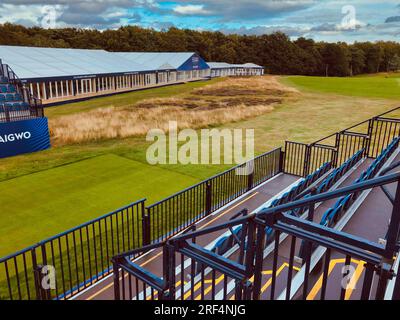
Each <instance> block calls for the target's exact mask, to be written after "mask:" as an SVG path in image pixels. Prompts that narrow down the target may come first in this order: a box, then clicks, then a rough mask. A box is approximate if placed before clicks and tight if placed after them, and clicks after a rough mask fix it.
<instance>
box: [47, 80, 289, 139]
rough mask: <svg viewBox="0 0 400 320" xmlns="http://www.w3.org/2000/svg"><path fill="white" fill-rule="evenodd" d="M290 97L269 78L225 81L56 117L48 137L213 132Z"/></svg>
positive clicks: (52, 121)
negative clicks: (171, 127) (173, 127)
mask: <svg viewBox="0 0 400 320" xmlns="http://www.w3.org/2000/svg"><path fill="white" fill-rule="evenodd" d="M250 83H251V89H248V88H249V86H250ZM249 90H250V91H251V92H252V93H251V94H249V93H248V92H249ZM266 91H267V92H268V94H266V93H265V92H266ZM202 92H203V93H202ZM244 92H246V94H244ZM255 92H257V93H255ZM294 93H296V90H294V89H292V88H286V87H284V86H283V85H281V84H279V83H278V82H277V81H276V79H275V78H273V77H263V78H261V77H260V78H249V79H246V78H245V79H228V80H227V81H224V82H222V83H218V84H216V85H210V86H205V87H204V88H201V89H195V90H193V91H192V92H191V94H189V95H185V96H178V97H173V98H158V99H147V100H144V101H141V102H139V103H136V104H135V105H133V106H131V107H124V108H115V107H109V108H99V109H95V110H92V111H88V112H85V113H78V114H72V115H65V116H60V117H58V118H54V119H51V120H50V127H51V136H52V140H53V144H55V145H65V144H75V143H82V142H87V141H96V140H103V139H113V138H126V137H132V136H141V135H146V134H147V132H148V131H149V130H150V129H154V128H159V129H162V130H165V131H166V132H167V131H168V124H169V121H176V122H177V123H178V128H179V129H185V128H193V129H198V128H204V127H208V126H216V125H221V124H224V123H229V122H235V121H239V120H245V119H249V118H254V117H257V116H260V115H262V114H265V113H268V112H271V111H272V110H273V109H274V105H276V104H278V103H281V102H282V101H283V96H284V95H292V94H294Z"/></svg>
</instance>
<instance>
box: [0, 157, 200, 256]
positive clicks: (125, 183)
mask: <svg viewBox="0 0 400 320" xmlns="http://www.w3.org/2000/svg"><path fill="white" fill-rule="evenodd" d="M197 181H198V179H195V178H192V177H190V176H187V175H184V174H179V173H177V172H172V171H169V170H166V169H162V168H158V167H152V166H150V165H146V164H143V163H140V162H137V161H134V160H130V159H127V158H124V157H120V156H117V155H113V154H108V155H104V156H99V157H94V158H92V159H89V160H83V161H79V162H76V163H74V164H70V165H66V166H61V167H58V168H54V169H50V170H44V171H41V172H38V173H34V174H31V175H26V176H23V177H19V178H15V179H11V180H8V181H3V182H2V183H1V184H0V194H1V198H2V208H1V223H0V234H1V235H2V236H1V241H0V256H2V255H5V254H7V253H10V252H9V251H10V249H11V248H13V249H17V248H23V247H24V246H27V245H29V244H33V243H35V242H37V241H38V240H40V239H44V238H45V237H50V236H52V235H54V234H55V233H57V232H62V231H65V230H67V229H69V228H72V227H74V226H76V225H77V223H79V222H84V221H89V220H91V219H94V218H96V217H98V216H99V215H102V214H104V213H107V212H110V211H114V210H116V209H117V208H119V207H121V206H124V205H127V204H129V203H132V202H134V201H136V200H139V199H141V198H142V197H143V196H144V195H146V196H149V199H148V201H149V204H151V203H153V202H154V201H155V200H156V198H162V197H166V196H168V195H170V194H171V193H173V192H177V191H179V190H181V189H183V188H184V187H185V186H187V185H192V184H194V183H196V182H197Z"/></svg>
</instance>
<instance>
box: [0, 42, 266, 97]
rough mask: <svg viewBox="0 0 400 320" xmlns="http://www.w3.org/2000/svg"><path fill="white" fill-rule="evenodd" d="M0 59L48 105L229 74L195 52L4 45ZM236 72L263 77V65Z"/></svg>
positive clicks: (246, 66) (235, 69) (240, 67)
mask: <svg viewBox="0 0 400 320" xmlns="http://www.w3.org/2000/svg"><path fill="white" fill-rule="evenodd" d="M0 58H1V59H3V62H4V63H6V64H8V65H9V66H10V68H11V69H12V70H14V72H15V73H16V74H17V75H18V77H19V78H20V80H21V81H22V83H24V84H25V85H26V86H27V87H28V89H29V90H30V93H31V94H32V95H33V96H35V97H36V98H38V99H41V100H42V103H43V105H49V104H58V103H63V102H66V101H74V100H81V99H88V98H92V97H98V96H105V95H111V94H116V93H123V92H129V91H134V90H142V89H146V88H153V87H160V86H166V85H172V84H178V83H184V82H189V81H198V80H204V79H209V78H210V76H211V73H213V77H216V76H225V75H227V74H225V72H219V71H215V70H214V69H213V67H211V68H210V66H209V65H208V64H207V63H206V62H205V61H204V60H203V58H201V57H200V56H199V55H198V54H197V53H194V52H107V51H104V50H82V49H62V48H37V47H20V46H0ZM231 68H232V70H233V72H232V74H230V75H242V76H245V75H246V76H250V75H261V74H263V68H262V67H260V66H256V65H254V64H250V63H248V64H243V65H231ZM217 70H220V69H219V68H218V69H217ZM217 74H218V75H217Z"/></svg>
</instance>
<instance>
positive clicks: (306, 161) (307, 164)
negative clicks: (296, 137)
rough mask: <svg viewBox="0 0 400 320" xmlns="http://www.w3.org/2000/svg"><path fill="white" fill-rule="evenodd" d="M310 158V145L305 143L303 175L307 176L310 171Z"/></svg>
mask: <svg viewBox="0 0 400 320" xmlns="http://www.w3.org/2000/svg"><path fill="white" fill-rule="evenodd" d="M310 158H311V145H309V144H308V145H306V151H305V155H304V169H303V170H304V171H303V176H304V177H307V175H308V174H309V171H310Z"/></svg>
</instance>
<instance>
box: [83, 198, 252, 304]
mask: <svg viewBox="0 0 400 320" xmlns="http://www.w3.org/2000/svg"><path fill="white" fill-rule="evenodd" d="M258 194H259V192H258V191H256V192H254V193H253V194H252V195H250V196H248V197H247V198H246V199H244V200H242V201H240V202H239V203H237V204H236V205H234V206H232V207H231V208H229V209H228V210H226V211H225V212H224V213H221V214H219V215H218V216H217V217H216V218H214V219H213V220H211V221H209V222H208V223H206V224H204V225H203V226H201V227H200V228H199V229H198V230H201V229H204V228H205V227H206V226H208V225H209V224H211V223H212V222H214V221H216V220H218V219H220V218H221V217H223V216H224V215H226V214H227V213H229V212H231V211H232V210H233V209H235V208H237V207H238V206H240V205H241V204H243V203H245V202H246V201H248V200H250V199H252V198H254V197H255V196H256V195H258ZM161 255H162V252H159V253H158V254H156V255H155V256H154V257H152V258H150V259H149V260H147V261H145V262H143V263H142V264H141V265H140V266H141V267H142V268H143V267H144V266H146V265H147V264H149V263H150V262H151V261H153V260H155V259H157V258H158V257H160V256H161ZM127 276H128V274H125V277H127ZM113 285H114V283H113V282H111V283H110V284H108V285H107V286H105V287H104V288H103V289H101V290H99V291H97V292H96V293H94V294H92V295H91V296H89V297H88V298H86V300H92V299H93V298H95V297H97V296H98V295H100V294H101V293H103V292H104V291H106V290H108V289H110V288H111V287H112V286H113Z"/></svg>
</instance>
